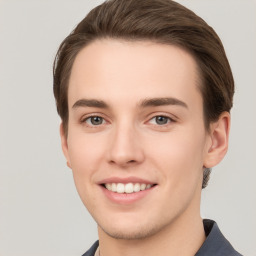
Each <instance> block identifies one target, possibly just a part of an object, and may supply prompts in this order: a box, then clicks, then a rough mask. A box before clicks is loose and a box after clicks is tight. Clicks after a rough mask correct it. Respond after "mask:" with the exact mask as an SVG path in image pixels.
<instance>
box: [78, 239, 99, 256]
mask: <svg viewBox="0 0 256 256" xmlns="http://www.w3.org/2000/svg"><path fill="white" fill-rule="evenodd" d="M98 246H99V241H96V242H95V243H94V244H93V245H92V246H91V248H90V249H89V250H88V251H87V252H86V253H84V254H83V255H82V256H94V254H95V252H96V250H97V248H98Z"/></svg>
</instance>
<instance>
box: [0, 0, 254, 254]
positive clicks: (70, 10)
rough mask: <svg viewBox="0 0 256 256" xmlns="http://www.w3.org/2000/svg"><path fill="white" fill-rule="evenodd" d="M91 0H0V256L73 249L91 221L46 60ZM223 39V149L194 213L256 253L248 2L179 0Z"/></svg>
mask: <svg viewBox="0 0 256 256" xmlns="http://www.w3.org/2000/svg"><path fill="white" fill-rule="evenodd" d="M100 2H102V1H95V0H93V1H92V0H90V1H89V0H76V1H72V0H66V1H64V0H51V1H50V0H48V1H47V0H46V1H39V0H2V1H1V0H0V255H1V256H30V255H31V256H32V255H37V256H41V255H42V256H59V255H62V256H67V255H81V254H82V253H84V252H85V251H86V249H88V247H89V246H90V245H91V244H92V243H93V242H94V241H95V240H96V239H97V233H96V225H95V223H94V221H93V220H92V218H91V217H90V215H89V214H88V213H87V211H86V209H85V207H84V206H83V205H82V203H81V202H80V199H79V197H78V195H77V192H76V190H75V186H74V184H73V178H72V173H71V171H70V170H69V169H68V168H67V167H66V163H65V159H64V157H63V156H62V152H61V148H60V139H59V134H58V129H59V123H60V120H59V118H58V116H57V114H56V111H55V103H54V98H53V95H52V62H53V59H54V55H55V53H56V50H57V47H58V45H59V44H60V42H61V41H62V40H63V39H64V37H65V36H67V34H68V33H69V32H70V31H71V30H72V29H73V28H74V27H75V25H76V24H77V23H78V22H79V21H80V20H81V19H82V18H83V17H84V16H85V15H86V13H87V12H88V11H89V10H90V9H91V8H92V7H94V6H96V5H97V4H99V3H100ZM179 2H181V3H184V5H186V6H188V7H190V8H191V9H192V10H194V11H195V12H196V13H197V14H199V15H200V16H202V17H203V18H204V19H205V20H206V21H207V22H208V23H209V24H211V25H212V26H213V27H214V29H215V30H216V31H217V33H218V34H219V35H220V37H221V38H222V41H223V44H224V46H225V48H226V51H227V55H228V57H229V60H230V63H231V66H232V69H233V73H234V77H235V81H236V95H235V101H234V103H235V104H234V105H235V106H234V108H233V110H232V129H231V137H230V149H229V152H228V154H227V156H226V158H225V159H224V161H223V162H222V163H221V164H220V165H218V166H217V167H216V168H214V171H213V174H212V177H211V180H210V185H209V187H208V188H207V189H206V190H205V191H203V199H202V216H203V217H207V218H212V219H215V220H216V221H217V222H218V224H219V226H220V227H221V230H222V231H223V233H224V234H225V235H226V237H227V238H228V239H229V240H230V241H231V243H232V244H233V245H234V247H235V248H236V249H237V250H239V251H241V252H242V253H243V254H244V255H247V256H255V255H256V167H255V158H256V149H255V144H256V132H255V131H256V114H255V112H256V89H255V88H256V76H255V72H256V48H255V46H256V21H255V18H256V3H255V1H252V0H225V1H223V0H193V1H191V0H187V1H181V0H180V1H179Z"/></svg>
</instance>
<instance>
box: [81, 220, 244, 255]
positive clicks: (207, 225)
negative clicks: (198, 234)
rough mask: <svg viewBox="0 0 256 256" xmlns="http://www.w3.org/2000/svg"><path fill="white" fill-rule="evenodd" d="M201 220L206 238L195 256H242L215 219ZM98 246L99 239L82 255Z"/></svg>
mask: <svg viewBox="0 0 256 256" xmlns="http://www.w3.org/2000/svg"><path fill="white" fill-rule="evenodd" d="M203 222H204V230H205V235H206V240H205V241H204V243H203V244H202V246H201V248H200V249H199V251H198V252H197V253H196V255H195V256H242V254H240V253H238V252H237V251H236V250H235V249H234V248H233V247H232V245H231V244H230V243H229V241H228V240H227V239H226V238H225V237H224V236H223V234H222V233H221V231H220V229H219V227H218V225H217V223H216V222H215V221H213V220H208V219H205V220H203ZM98 247H99V241H96V242H95V243H94V244H93V245H92V247H91V248H90V249H89V250H88V251H87V252H86V253H85V254H83V255H82V256H95V252H96V250H97V248H98Z"/></svg>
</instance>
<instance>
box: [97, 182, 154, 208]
mask: <svg viewBox="0 0 256 256" xmlns="http://www.w3.org/2000/svg"><path fill="white" fill-rule="evenodd" d="M100 187H101V189H102V191H103V193H104V194H105V195H106V196H107V198H108V199H110V200H111V201H112V202H114V203H117V204H132V203H134V202H136V201H138V200H140V199H142V198H145V197H146V196H148V195H149V194H150V193H152V192H153V190H154V189H155V188H156V185H155V186H153V187H151V188H149V189H145V190H142V191H139V192H135V193H123V194H119V193H116V192H112V191H110V190H108V189H106V188H105V187H103V186H100Z"/></svg>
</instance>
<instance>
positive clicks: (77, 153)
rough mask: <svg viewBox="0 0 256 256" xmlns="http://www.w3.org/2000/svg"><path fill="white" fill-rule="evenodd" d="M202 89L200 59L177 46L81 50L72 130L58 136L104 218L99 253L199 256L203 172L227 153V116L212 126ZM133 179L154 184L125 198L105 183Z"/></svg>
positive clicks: (101, 45)
mask: <svg viewBox="0 0 256 256" xmlns="http://www.w3.org/2000/svg"><path fill="white" fill-rule="evenodd" d="M199 86H200V78H199V75H198V71H197V65H196V62H195V60H194V59H193V57H192V56H191V55H190V54H189V53H187V52H186V51H184V50H182V49H180V48H178V47H175V46H171V45H162V44H157V43H153V42H148V41H143V42H126V41H120V40H111V39H104V40H98V41H95V42H93V43H91V44H90V45H88V46H86V47H85V48H84V49H82V50H81V51H80V53H79V54H78V55H77V57H76V59H75V62H74V64H73V67H72V72H71V76H70V81H69V90H68V105H69V123H68V134H65V133H64V131H63V126H62V125H61V127H60V133H61V139H62V148H63V152H64V155H65V157H66V159H67V162H68V165H69V166H70V168H71V169H72V171H73V176H74V181H75V184H76V188H77V190H78V193H79V195H80V197H81V199H82V201H83V203H84V205H85V206H86V207H87V209H88V211H89V212H90V213H91V215H92V216H93V218H94V219H95V221H96V222H97V224H98V233H99V241H100V253H101V256H108V255H111V256H115V255H133V256H136V255H160V256H161V255H194V254H195V253H196V252H197V251H198V249H199V248H200V246H201V245H202V243H203V242H204V240H205V234H204V229H203V224H202V219H201V217H200V197H201V186H202V178H203V168H204V167H208V168H209V167H213V166H214V165H216V164H218V163H219V162H220V161H221V159H222V158H223V157H224V155H225V153H226V151H227V145H228V133H229V124H230V117H229V114H228V113H226V112H225V113H223V114H222V115H221V116H220V118H219V120H218V121H217V122H215V123H211V124H210V130H209V131H206V129H205V126H204V120H203V101H202V96H201V93H200V91H199ZM156 98H157V99H158V104H157V106H156V104H153V103H152V99H156ZM162 98H165V99H166V98H172V100H171V102H168V104H163V100H159V99H162ZM92 99H93V100H97V102H100V103H101V105H99V104H95V101H91V100H92ZM173 99H175V100H173ZM88 100H89V102H88ZM169 101H170V100H169ZM181 102H182V103H181ZM92 116H98V117H99V118H98V119H97V118H96V121H97V122H98V123H96V125H95V123H92V121H93V120H92V119H91V117H92ZM156 116H163V117H164V119H161V120H164V122H163V123H159V122H158V121H157V119H156ZM131 176H133V177H137V178H141V179H146V180H148V181H150V182H152V183H154V184H156V186H155V187H154V189H152V190H151V191H150V192H149V193H148V194H147V195H146V196H145V197H143V198H142V199H140V200H137V201H135V202H133V203H130V204H122V203H116V202H112V201H110V200H109V199H108V198H107V197H106V196H105V194H104V193H103V192H102V191H103V189H102V186H100V185H99V183H100V182H101V181H102V180H104V179H107V178H111V177H119V178H128V179H129V177H131Z"/></svg>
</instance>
